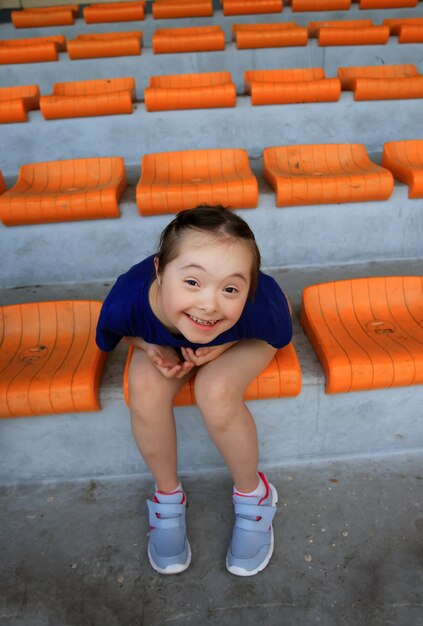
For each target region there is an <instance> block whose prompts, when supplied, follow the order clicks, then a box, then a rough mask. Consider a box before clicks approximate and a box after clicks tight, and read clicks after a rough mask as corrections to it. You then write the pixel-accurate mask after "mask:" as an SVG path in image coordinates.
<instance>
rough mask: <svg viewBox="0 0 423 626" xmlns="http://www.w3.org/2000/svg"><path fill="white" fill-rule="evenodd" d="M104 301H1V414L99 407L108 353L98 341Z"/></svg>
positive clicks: (15, 414) (17, 414)
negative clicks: (16, 302)
mask: <svg viewBox="0 0 423 626" xmlns="http://www.w3.org/2000/svg"><path fill="white" fill-rule="evenodd" d="M100 308H101V302H94V301H90V300H82V301H75V300H73V301H72V300H70V301H69V300H68V301H55V302H34V303H31V304H16V305H11V306H3V307H0V343H1V346H2V349H1V351H0V372H1V375H0V417H23V416H26V415H50V414H52V413H80V412H81V411H98V410H99V409H100V408H101V407H100V401H99V397H98V389H99V384H100V380H101V376H102V373H103V368H104V364H105V362H106V357H107V354H106V353H105V352H101V350H99V349H98V348H97V346H96V344H95V329H96V324H97V319H98V316H99V313H100Z"/></svg>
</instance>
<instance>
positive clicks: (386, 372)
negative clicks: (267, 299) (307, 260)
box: [301, 276, 423, 393]
mask: <svg viewBox="0 0 423 626" xmlns="http://www.w3.org/2000/svg"><path fill="white" fill-rule="evenodd" d="M301 323H302V325H303V327H304V329H305V331H306V333H307V336H308V338H309V340H310V342H311V344H312V346H313V348H314V351H315V352H316V354H317V356H318V358H319V360H320V362H321V365H322V367H323V371H324V373H325V377H326V392H327V393H343V392H350V391H366V390H370V389H383V388H390V387H400V386H408V385H419V384H422V383H423V277H422V276H389V277H379V278H358V279H354V280H343V281H338V282H329V283H322V284H318V285H313V286H311V287H307V288H306V289H304V291H303V302H302V310H301Z"/></svg>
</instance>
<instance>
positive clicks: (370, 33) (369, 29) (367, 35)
mask: <svg viewBox="0 0 423 626" xmlns="http://www.w3.org/2000/svg"><path fill="white" fill-rule="evenodd" d="M314 25H316V26H315V27H316V29H317V32H318V38H319V46H357V45H376V44H379V45H380V44H386V43H387V42H388V40H389V34H390V33H389V27H388V26H374V25H373V22H372V20H352V21H351V22H348V21H343V22H321V23H320V24H319V22H315V23H314Z"/></svg>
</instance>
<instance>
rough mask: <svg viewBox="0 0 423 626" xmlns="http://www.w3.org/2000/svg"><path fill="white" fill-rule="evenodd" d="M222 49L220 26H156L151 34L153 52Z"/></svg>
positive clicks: (223, 36)
mask: <svg viewBox="0 0 423 626" xmlns="http://www.w3.org/2000/svg"><path fill="white" fill-rule="evenodd" d="M224 49H225V33H224V31H223V30H222V28H221V27H220V26H190V27H188V28H158V29H157V30H156V31H155V33H154V34H153V50H154V54H166V53H169V52H170V53H173V52H207V51H209V50H224Z"/></svg>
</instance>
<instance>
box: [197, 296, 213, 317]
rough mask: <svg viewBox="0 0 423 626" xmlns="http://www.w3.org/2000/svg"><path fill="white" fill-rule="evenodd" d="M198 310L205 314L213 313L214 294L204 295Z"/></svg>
mask: <svg viewBox="0 0 423 626" xmlns="http://www.w3.org/2000/svg"><path fill="white" fill-rule="evenodd" d="M199 308H200V309H201V310H202V311H204V312H206V313H213V312H214V311H216V298H215V296H214V294H212V293H204V294H203V298H202V299H201V302H200V307H199Z"/></svg>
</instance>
